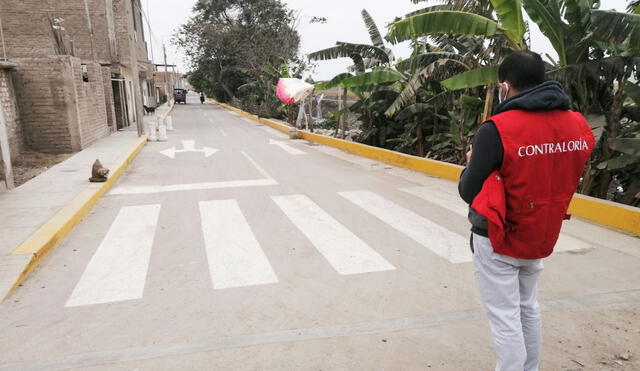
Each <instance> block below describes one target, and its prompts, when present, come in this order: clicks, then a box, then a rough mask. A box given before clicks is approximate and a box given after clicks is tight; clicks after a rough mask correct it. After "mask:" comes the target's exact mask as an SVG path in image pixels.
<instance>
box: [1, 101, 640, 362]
mask: <svg viewBox="0 0 640 371" xmlns="http://www.w3.org/2000/svg"><path fill="white" fill-rule="evenodd" d="M173 123H174V127H175V129H176V130H175V131H173V132H170V133H169V141H168V142H154V143H149V144H148V145H147V146H146V147H145V148H144V149H143V151H142V152H141V153H140V155H139V156H138V157H137V158H136V160H135V161H134V162H133V164H132V165H131V166H130V167H129V168H128V170H127V171H126V173H125V174H124V175H123V176H122V178H121V179H120V180H119V181H118V183H117V184H116V185H115V186H114V188H112V190H111V192H110V193H109V194H108V195H106V196H105V197H104V198H103V199H102V200H101V201H100V202H99V203H98V204H97V206H96V207H95V208H94V209H93V211H92V212H91V213H90V214H89V215H88V216H87V217H86V218H85V219H84V220H83V221H82V222H81V223H80V224H79V225H78V226H77V227H76V228H75V229H74V231H73V232H72V233H71V234H70V235H69V236H68V237H67V238H66V239H65V240H64V241H63V242H61V244H60V245H59V246H58V247H57V248H56V249H55V250H54V251H53V252H52V253H51V254H50V256H49V257H47V258H46V259H45V261H44V262H43V263H42V264H41V265H40V266H39V267H38V269H37V270H36V271H35V272H34V273H33V274H32V275H31V276H30V277H29V278H28V279H27V280H26V281H25V282H24V284H23V286H22V287H20V288H19V289H18V290H17V291H16V292H15V293H14V294H13V295H12V296H11V297H10V298H8V299H7V300H6V301H5V302H4V303H2V304H0V328H2V329H3V331H2V332H3V333H2V336H0V355H1V356H0V370H5V369H6V370H30V369H34V370H49V369H66V368H72V369H73V368H77V369H82V370H177V369H180V370H425V369H433V370H489V369H492V367H493V362H494V358H493V351H492V344H491V337H490V333H489V327H488V322H487V321H486V319H485V317H484V313H483V309H482V307H481V305H480V301H479V299H478V296H477V294H476V290H475V286H474V282H473V267H472V264H471V263H470V261H471V253H470V251H469V247H468V240H469V232H468V230H469V226H468V224H467V222H466V206H465V204H464V203H463V202H462V201H461V200H460V199H459V197H458V196H457V190H456V184H455V183H452V182H448V181H445V180H441V179H438V178H434V177H430V176H427V175H424V174H420V173H415V172H412V171H409V170H403V169H398V168H395V167H391V166H389V165H385V164H381V163H378V162H375V161H372V160H368V159H363V158H359V157H356V156H352V155H349V154H346V153H344V152H341V151H339V150H337V149H333V148H329V147H325V146H320V145H316V144H312V143H309V142H306V141H301V140H296V141H291V140H289V139H288V138H287V137H286V136H285V135H284V134H282V133H279V132H277V131H275V130H273V129H271V128H269V127H267V126H264V125H261V124H258V123H257V122H254V121H251V120H249V119H247V118H244V117H242V116H240V115H237V114H235V113H232V112H230V111H226V110H224V109H222V108H220V107H218V106H215V105H212V104H204V105H200V104H199V103H197V102H196V97H195V96H190V97H189V104H187V105H178V106H176V108H175V110H174V112H173ZM639 244H640V242H639V240H638V238H636V237H630V236H628V235H625V234H623V233H618V232H614V231H612V230H608V229H604V228H601V227H597V226H594V225H592V224H589V223H586V222H583V221H580V220H571V221H569V222H567V223H566V224H565V229H564V233H563V234H562V236H561V239H560V241H559V243H558V247H557V249H556V250H557V252H556V253H555V254H554V255H553V256H552V257H551V258H550V259H547V260H546V261H545V272H544V273H543V275H542V278H541V283H540V284H541V287H540V299H541V302H542V305H543V310H544V317H543V319H544V331H545V335H544V336H545V343H544V351H543V363H542V365H543V369H544V370H562V369H569V370H571V369H573V370H582V369H588V370H599V369H602V370H609V369H621V370H633V369H640V361H638V358H640V318H639V313H640V269H638V267H640V249H638V245H639ZM626 351H631V352H632V353H633V354H634V357H633V358H631V360H629V361H625V362H619V363H620V364H618V363H615V357H616V356H617V355H618V354H621V353H623V352H626ZM581 364H582V365H584V368H583V367H581V366H580V365H581Z"/></svg>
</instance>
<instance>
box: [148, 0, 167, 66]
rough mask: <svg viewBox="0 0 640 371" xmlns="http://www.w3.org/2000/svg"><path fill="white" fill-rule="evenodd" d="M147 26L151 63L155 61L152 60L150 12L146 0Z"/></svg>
mask: <svg viewBox="0 0 640 371" xmlns="http://www.w3.org/2000/svg"><path fill="white" fill-rule="evenodd" d="M147 28H148V29H149V49H151V63H155V62H154V61H153V60H154V59H155V55H153V35H152V34H151V13H150V12H149V0H147ZM165 64H166V63H165Z"/></svg>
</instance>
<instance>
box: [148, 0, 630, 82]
mask: <svg viewBox="0 0 640 371" xmlns="http://www.w3.org/2000/svg"><path fill="white" fill-rule="evenodd" d="M284 2H285V3H287V5H288V6H289V8H291V9H294V10H297V11H299V12H300V24H299V25H298V32H300V35H301V37H302V44H301V46H300V53H301V54H308V53H311V52H314V51H316V50H319V49H324V48H327V47H330V46H333V45H334V44H335V42H336V41H347V42H354V43H370V39H369V34H368V33H367V29H366V27H365V25H364V23H363V21H362V17H361V16H360V11H361V10H362V9H363V8H366V9H367V11H369V13H370V14H371V16H372V17H373V19H374V20H375V22H376V24H377V25H378V28H379V29H380V32H381V33H382V34H383V35H384V34H385V33H386V25H387V24H388V23H389V22H391V21H392V20H393V19H394V18H395V17H396V16H403V15H405V14H407V13H409V12H411V11H413V10H417V9H420V8H422V7H424V6H426V4H425V3H421V4H419V5H415V4H412V3H411V1H410V0H393V1H391V0H285V1H284ZM142 3H143V5H144V7H145V9H146V10H147V9H148V10H147V13H148V15H149V20H150V24H151V31H152V34H153V36H154V37H152V40H151V41H152V43H153V54H154V60H155V63H162V42H163V40H164V42H165V45H166V46H167V60H168V63H169V64H173V63H175V64H177V65H178V66H179V69H180V70H181V71H184V70H185V69H186V66H187V64H186V62H185V60H184V56H183V54H182V53H181V52H180V50H178V49H177V48H176V47H175V46H173V45H170V43H169V42H168V40H169V39H170V36H171V35H172V33H173V32H175V30H176V29H177V28H178V27H179V26H180V25H181V24H183V23H185V22H186V21H187V20H188V19H189V16H190V15H191V10H192V8H193V5H194V4H195V3H196V0H180V1H175V0H142ZM430 3H433V4H435V3H438V2H437V1H430ZM627 3H628V1H625V0H602V2H601V4H602V6H601V9H616V10H618V11H624V9H625V7H626V4H627ZM314 16H317V17H325V18H327V23H325V24H310V23H309V21H310V19H311V17H314ZM529 24H530V25H531V26H532V38H531V48H532V49H533V50H534V51H537V52H541V53H549V54H550V55H552V56H553V57H554V58H556V57H557V56H556V54H555V53H554V51H553V48H552V47H551V45H550V44H549V43H548V41H547V40H546V38H545V37H544V36H543V35H541V34H540V31H539V30H538V28H537V26H536V25H535V23H533V22H529ZM147 38H149V36H148V35H147ZM392 49H393V51H394V53H395V55H396V57H403V58H406V57H407V56H408V55H409V48H408V46H407V43H403V44H400V45H396V46H393V47H392ZM350 64H351V61H350V59H346V58H345V59H338V60H332V61H322V62H318V68H317V70H316V74H315V76H314V78H315V79H316V80H324V79H329V78H331V77H333V76H334V75H337V74H338V73H342V72H344V71H345V69H346V67H347V66H349V65H350Z"/></svg>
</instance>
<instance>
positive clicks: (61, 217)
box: [7, 135, 147, 296]
mask: <svg viewBox="0 0 640 371" xmlns="http://www.w3.org/2000/svg"><path fill="white" fill-rule="evenodd" d="M146 143H147V136H146V135H144V136H141V137H140V138H138V140H137V141H136V144H135V145H134V146H133V148H132V149H131V151H129V153H127V154H125V155H123V156H122V157H121V158H120V159H118V161H116V163H115V166H112V171H113V172H112V173H111V176H110V177H109V179H108V180H107V181H106V182H104V183H101V184H91V185H89V186H88V187H87V188H86V189H85V190H84V191H82V192H81V193H80V194H78V195H77V196H76V197H75V198H74V199H73V200H71V202H69V203H68V204H66V205H65V206H64V207H63V208H62V209H61V210H60V211H58V213H56V214H55V215H54V216H53V217H52V218H51V219H49V220H48V221H47V222H46V223H45V224H44V225H43V226H42V227H40V228H39V229H38V230H37V231H36V232H35V233H34V234H32V235H31V236H30V237H29V238H27V240H26V241H24V242H23V243H22V244H21V245H20V246H18V248H16V249H15V250H14V251H13V254H14V255H20V254H31V260H30V261H29V263H28V264H27V266H26V267H25V268H24V270H23V271H22V273H20V275H19V276H18V278H17V279H16V281H15V282H14V284H13V286H12V288H11V290H10V291H9V293H8V294H7V296H9V295H10V294H11V292H13V290H15V288H16V287H18V285H19V284H20V283H22V281H24V280H25V278H27V276H28V275H29V274H30V273H31V272H32V271H33V269H34V268H35V267H36V266H37V265H38V263H39V262H40V261H41V260H42V258H44V257H45V256H46V255H47V254H48V253H49V251H51V249H52V248H53V247H54V246H55V245H56V244H57V243H58V242H59V241H60V240H61V239H62V238H64V237H65V236H66V235H67V234H68V233H69V232H70V231H71V230H72V229H73V227H74V226H75V225H76V224H77V223H78V222H79V221H80V220H82V218H83V217H84V216H85V215H86V214H87V213H88V212H89V211H90V210H91V208H93V206H94V205H95V204H96V202H98V200H99V199H100V197H102V196H103V195H104V194H105V193H106V192H107V191H108V190H109V189H110V188H111V186H112V185H113V184H114V183H115V182H116V181H117V180H118V178H119V177H120V175H121V174H122V173H123V172H124V170H125V169H126V168H127V166H128V165H129V164H130V163H131V161H133V159H134V158H135V157H136V156H137V155H138V153H139V152H140V151H141V150H142V148H143V147H144V146H145V144H146Z"/></svg>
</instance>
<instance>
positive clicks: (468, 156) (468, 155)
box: [467, 144, 473, 164]
mask: <svg viewBox="0 0 640 371" xmlns="http://www.w3.org/2000/svg"><path fill="white" fill-rule="evenodd" d="M472 152H473V145H471V144H470V145H469V152H467V164H468V163H469V161H471V153H472Z"/></svg>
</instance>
